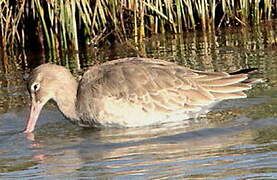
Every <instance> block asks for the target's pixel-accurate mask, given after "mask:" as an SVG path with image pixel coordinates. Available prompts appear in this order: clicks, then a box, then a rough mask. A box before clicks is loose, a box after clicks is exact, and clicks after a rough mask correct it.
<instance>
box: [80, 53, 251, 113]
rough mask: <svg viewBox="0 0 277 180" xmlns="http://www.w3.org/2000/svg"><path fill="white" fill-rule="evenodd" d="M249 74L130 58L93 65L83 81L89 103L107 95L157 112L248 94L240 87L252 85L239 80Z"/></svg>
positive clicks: (188, 108) (200, 106) (197, 106)
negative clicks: (197, 69) (192, 68)
mask: <svg viewBox="0 0 277 180" xmlns="http://www.w3.org/2000/svg"><path fill="white" fill-rule="evenodd" d="M246 78H247V75H232V76H231V75H229V74H227V73H207V72H202V71H194V70H190V69H188V68H184V67H181V66H178V65H175V64H173V63H169V62H165V61H160V60H155V61H152V60H147V59H146V60H145V59H141V58H128V59H123V60H120V61H112V62H109V63H105V64H103V65H100V66H98V67H94V68H92V69H91V70H90V71H88V72H87V73H86V74H85V75H84V77H83V80H82V81H81V82H80V85H81V86H82V85H83V86H87V87H86V88H89V89H88V90H86V92H82V94H83V93H88V92H89V94H88V95H89V96H90V98H92V99H93V100H88V99H87V102H88V106H90V104H92V102H93V101H97V100H99V102H98V104H101V102H100V99H102V98H103V97H107V96H108V97H114V98H116V99H118V100H124V101H128V102H130V103H135V104H138V105H141V106H142V107H143V108H145V109H146V110H153V111H157V112H173V111H180V110H187V111H198V110H200V109H201V108H202V107H203V106H206V105H210V104H211V103H213V102H216V101H219V100H222V99H231V98H241V97H245V94H244V93H243V92H241V91H243V90H246V89H249V88H250V86H248V85H245V84H242V83H240V82H241V81H243V80H245V79H246ZM79 89H80V88H79ZM82 89H84V88H82ZM99 106H100V105H99ZM94 108H97V107H94Z"/></svg>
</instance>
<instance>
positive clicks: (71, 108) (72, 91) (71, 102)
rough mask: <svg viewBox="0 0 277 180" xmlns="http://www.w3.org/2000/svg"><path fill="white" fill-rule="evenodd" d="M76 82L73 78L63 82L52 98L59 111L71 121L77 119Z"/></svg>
mask: <svg viewBox="0 0 277 180" xmlns="http://www.w3.org/2000/svg"><path fill="white" fill-rule="evenodd" d="M77 90H78V82H77V81H76V80H75V79H74V78H73V79H72V80H71V81H70V82H64V83H63V87H61V88H60V89H59V91H58V92H57V94H56V99H54V100H55V101H56V103H57V105H58V108H59V109H60V111H61V112H62V113H63V114H64V116H65V117H66V118H69V119H70V120H71V121H77V120H79V117H78V113H77V112H76V101H77Z"/></svg>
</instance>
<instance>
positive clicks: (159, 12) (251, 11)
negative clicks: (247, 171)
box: [0, 0, 277, 54]
mask: <svg viewBox="0 0 277 180" xmlns="http://www.w3.org/2000/svg"><path fill="white" fill-rule="evenodd" d="M276 11H277V2H276V1H275V0H238V1H234V0H210V1H208V0H170V1H168V0H69V1H66V0H47V1H42V0H18V1H16V0H0V26H1V27H0V45H1V47H2V49H4V50H5V49H10V48H11V49H14V48H15V47H16V48H18V47H20V48H37V49H40V50H44V49H47V50H52V51H51V52H52V53H54V54H58V53H59V52H60V51H64V50H77V51H78V50H79V49H80V47H84V46H86V45H96V46H97V45H99V43H100V44H101V43H103V42H105V41H107V40H108V41H115V40H117V41H125V40H126V39H128V38H131V39H133V40H134V42H139V41H141V40H142V39H143V38H144V37H145V36H149V35H151V34H156V33H167V32H170V33H183V32H185V31H194V30H198V29H200V30H203V31H214V30H216V29H219V28H221V27H223V26H252V25H255V24H259V23H260V22H261V21H262V20H266V21H267V20H271V19H272V18H276Z"/></svg>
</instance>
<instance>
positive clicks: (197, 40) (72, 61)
mask: <svg viewBox="0 0 277 180" xmlns="http://www.w3.org/2000/svg"><path fill="white" fill-rule="evenodd" d="M276 29H277V24H276V23H273V24H272V25H271V26H262V27H256V29H253V30H250V29H239V28H237V29H225V30H222V31H219V32H216V33H187V34H185V35H163V36H153V37H152V38H149V39H147V40H145V42H143V43H142V44H140V45H138V46H134V47H131V46H129V45H126V44H117V45H116V46H113V47H111V46H109V47H107V48H102V49H96V48H90V49H88V50H87V51H86V52H84V53H80V54H78V55H72V56H65V57H64V59H63V60H59V59H53V58H51V57H44V59H42V60H41V59H38V57H37V56H35V57H33V58H32V59H31V58H30V59H31V60H26V61H25V60H24V58H23V57H18V56H8V57H7V58H6V61H5V63H2V64H1V65H0V70H1V71H0V74H1V76H0V179H19V178H20V179H92V178H96V179H98V178H99V179H130V178H132V179H168V178H170V179H183V178H187V179H226V180H229V179H277V87H276V82H277V46H276V43H277V35H276ZM138 54H139V55H141V56H146V57H155V58H160V59H166V60H169V61H175V62H177V63H179V64H181V65H184V66H188V67H191V68H195V69H199V70H207V71H234V70H236V69H241V68H249V67H257V68H259V71H260V74H258V75H257V76H259V77H261V78H263V79H265V80H266V83H264V84H261V85H258V86H256V87H255V88H253V89H252V90H250V91H248V92H247V94H248V98H246V99H238V100H229V101H224V102H222V103H220V104H218V105H217V106H216V107H215V108H214V110H213V111H212V112H210V113H209V114H208V115H207V116H206V117H201V118H198V119H191V120H186V121H183V122H176V123H168V124H162V125H159V126H151V127H144V128H129V129H116V128H107V129H82V128H79V127H76V126H74V125H72V124H71V123H69V122H68V121H67V120H65V119H64V117H63V116H62V115H61V113H60V112H59V111H58V110H57V109H56V107H55V106H54V105H52V104H49V105H48V106H47V107H46V108H44V110H43V112H42V114H41V116H40V118H39V121H38V125H37V128H36V130H35V132H34V134H32V135H30V136H28V137H26V136H25V135H24V134H23V133H21V131H22V129H23V127H24V124H25V118H26V116H27V113H28V103H29V99H28V98H29V97H28V94H27V91H26V89H25V82H24V80H23V76H24V75H25V73H26V72H28V71H29V67H32V66H33V65H34V64H39V63H40V62H39V61H52V62H56V63H58V64H63V65H66V66H68V67H70V68H71V69H72V72H74V73H75V74H78V72H80V71H82V70H80V69H78V68H83V69H85V68H86V67H87V66H89V65H92V64H94V63H95V62H94V61H93V59H95V60H97V61H100V62H102V61H106V60H111V59H115V58H118V57H127V56H137V55H138ZM30 61H32V62H30ZM34 66H35V65H34Z"/></svg>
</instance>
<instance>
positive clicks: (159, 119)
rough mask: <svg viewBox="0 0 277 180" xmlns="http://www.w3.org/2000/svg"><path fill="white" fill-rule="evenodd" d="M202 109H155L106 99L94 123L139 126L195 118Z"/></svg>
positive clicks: (201, 112)
mask: <svg viewBox="0 0 277 180" xmlns="http://www.w3.org/2000/svg"><path fill="white" fill-rule="evenodd" d="M206 112H208V110H205V111H203V109H202V110H198V111H189V110H186V109H184V108H179V109H171V110H170V109H168V110H167V111H157V110H155V109H147V108H145V106H143V105H141V104H135V103H129V102H120V101H118V100H117V101H112V100H111V99H110V100H107V101H104V103H103V106H102V109H100V110H99V112H98V115H97V119H96V123H97V124H100V125H102V126H123V127H139V126H147V125H153V124H159V123H164V122H172V121H180V120H185V119H190V118H195V117H197V116H199V115H200V114H203V113H206Z"/></svg>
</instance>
